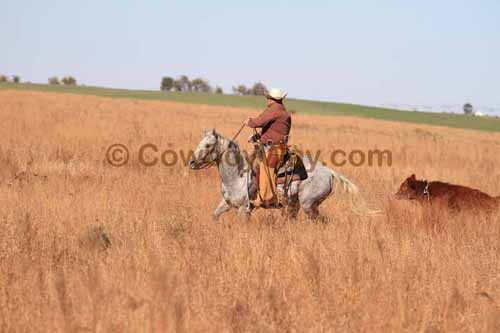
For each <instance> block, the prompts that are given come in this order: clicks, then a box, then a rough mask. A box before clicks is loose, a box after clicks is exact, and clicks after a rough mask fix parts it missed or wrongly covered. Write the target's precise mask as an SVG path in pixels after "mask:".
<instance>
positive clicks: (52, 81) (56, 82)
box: [49, 76, 61, 85]
mask: <svg viewBox="0 0 500 333" xmlns="http://www.w3.org/2000/svg"><path fill="white" fill-rule="evenodd" d="M49 84H52V85H59V84H61V83H60V82H59V78H58V77H57V76H53V77H49Z"/></svg>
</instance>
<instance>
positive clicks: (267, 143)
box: [264, 140, 287, 148]
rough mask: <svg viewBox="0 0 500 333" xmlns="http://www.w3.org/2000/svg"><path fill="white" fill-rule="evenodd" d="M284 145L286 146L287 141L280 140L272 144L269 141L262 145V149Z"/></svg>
mask: <svg viewBox="0 0 500 333" xmlns="http://www.w3.org/2000/svg"><path fill="white" fill-rule="evenodd" d="M286 144H287V141H285V140H281V141H278V142H273V141H271V140H269V141H267V142H266V143H264V147H266V148H268V147H272V146H281V145H286Z"/></svg>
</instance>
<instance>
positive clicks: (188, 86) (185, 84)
mask: <svg viewBox="0 0 500 333" xmlns="http://www.w3.org/2000/svg"><path fill="white" fill-rule="evenodd" d="M178 81H179V82H180V84H181V86H182V90H181V91H191V90H192V87H193V85H192V83H191V81H189V78H188V77H187V76H186V75H181V77H180V78H179V80H178Z"/></svg>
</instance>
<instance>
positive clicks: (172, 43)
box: [0, 0, 500, 107]
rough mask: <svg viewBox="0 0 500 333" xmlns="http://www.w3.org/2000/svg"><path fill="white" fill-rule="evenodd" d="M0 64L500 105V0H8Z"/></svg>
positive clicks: (352, 97) (149, 84)
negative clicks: (240, 1)
mask: <svg viewBox="0 0 500 333" xmlns="http://www.w3.org/2000/svg"><path fill="white" fill-rule="evenodd" d="M0 8H1V10H0V45H1V48H2V51H1V52H0V73H4V74H9V75H10V74H18V75H20V76H21V77H22V79H23V80H29V81H32V82H46V81H47V78H48V77H49V76H52V75H58V76H63V75H73V76H75V77H76V78H77V79H78V81H79V82H81V83H83V84H86V85H96V86H109V87H122V88H131V89H158V87H159V82H160V78H161V76H163V75H171V76H177V75H180V74H187V75H188V76H190V77H192V76H201V77H205V78H207V79H209V80H210V83H211V84H212V85H221V86H222V87H224V89H225V91H228V92H229V91H230V88H231V86H232V85H236V84H237V83H245V84H251V83H254V82H256V81H263V82H264V83H266V84H267V85H268V86H278V87H281V88H282V89H283V90H285V91H287V92H289V95H290V96H291V97H296V98H308V99H320V100H331V101H344V102H353V103H364V104H381V103H386V102H392V103H409V104H450V103H452V104H455V103H456V104H462V103H464V102H466V101H470V102H472V103H473V104H477V105H487V106H494V107H500V1H498V0H490V1H472V0H471V1H426V0H424V1H412V2H410V1H319V0H309V1H275V2H274V4H269V2H268V1H264V0H255V1H251V2H248V3H246V4H237V3H236V2H235V1H216V0H213V1H194V0H186V1H159V0H158V1H152V0H149V1H148V0H143V1H130V0H121V1H103V0H101V1H96V0H89V1H68V0H66V1H49V0H47V1H27V0H15V1H14V0H1V6H0Z"/></svg>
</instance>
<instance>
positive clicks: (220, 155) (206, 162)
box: [196, 123, 246, 170]
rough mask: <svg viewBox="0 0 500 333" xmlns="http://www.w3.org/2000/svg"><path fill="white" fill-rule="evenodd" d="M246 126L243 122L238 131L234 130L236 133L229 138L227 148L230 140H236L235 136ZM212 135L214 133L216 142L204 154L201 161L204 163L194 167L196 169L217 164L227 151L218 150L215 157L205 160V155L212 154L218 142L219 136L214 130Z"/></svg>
mask: <svg viewBox="0 0 500 333" xmlns="http://www.w3.org/2000/svg"><path fill="white" fill-rule="evenodd" d="M245 126H246V123H243V125H241V127H240V129H239V130H238V132H236V134H235V135H234V136H233V138H232V139H231V141H230V143H229V145H228V148H227V149H229V146H230V145H231V142H234V140H236V138H237V137H238V135H240V133H241V131H242V130H243V128H245ZM214 135H215V138H216V142H215V144H214V145H213V147H212V149H211V150H210V152H209V153H207V154H206V155H205V157H204V158H203V160H202V161H201V162H203V163H204V164H202V165H201V166H199V167H197V168H196V169H197V170H203V169H208V168H210V167H211V166H212V165H214V164H219V163H220V160H221V158H222V155H224V153H225V152H226V151H227V149H223V150H222V151H220V152H218V153H217V158H216V159H214V160H211V161H205V160H206V158H207V156H212V154H213V153H214V152H215V149H216V146H217V144H218V143H219V138H220V136H219V135H218V134H216V133H215V132H214Z"/></svg>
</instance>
